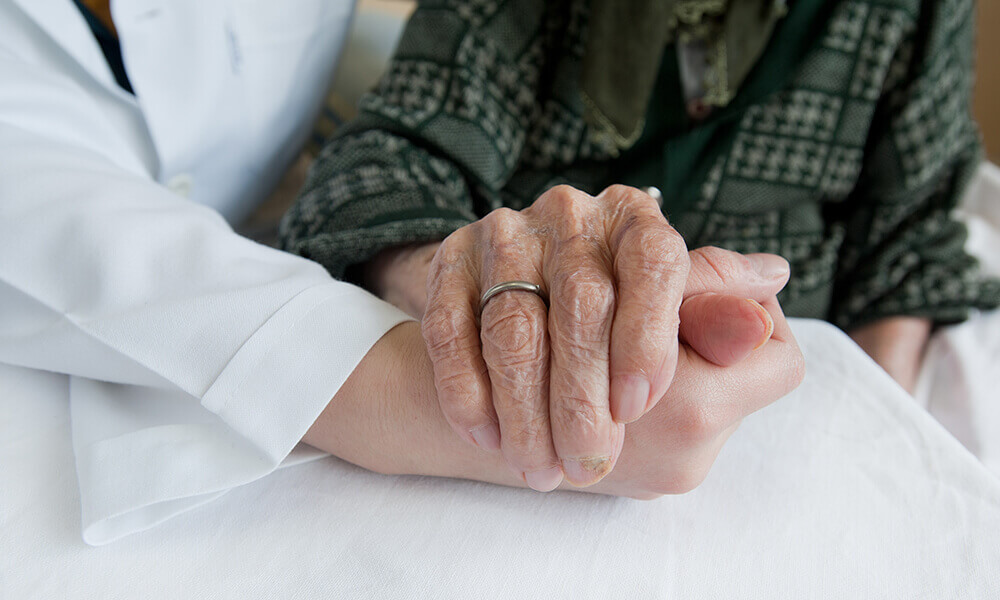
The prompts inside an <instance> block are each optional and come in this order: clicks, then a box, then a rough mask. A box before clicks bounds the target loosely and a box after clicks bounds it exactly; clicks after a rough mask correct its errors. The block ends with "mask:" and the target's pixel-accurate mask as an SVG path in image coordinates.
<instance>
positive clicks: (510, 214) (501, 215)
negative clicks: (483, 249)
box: [481, 207, 524, 244]
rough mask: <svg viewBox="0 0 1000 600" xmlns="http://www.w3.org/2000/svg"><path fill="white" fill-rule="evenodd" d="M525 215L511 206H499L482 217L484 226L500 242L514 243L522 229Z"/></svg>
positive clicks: (491, 237)
mask: <svg viewBox="0 0 1000 600" xmlns="http://www.w3.org/2000/svg"><path fill="white" fill-rule="evenodd" d="M523 218H524V217H523V216H522V215H521V213H519V212H517V211H516V210H512V209H510V208H506V207H504V208H498V209H496V210H494V211H492V212H490V213H489V214H488V215H486V216H485V217H483V218H482V220H481V222H482V227H483V228H484V229H485V230H486V232H487V233H488V235H489V237H490V239H491V240H493V242H494V243H499V244H511V243H514V242H515V241H516V240H517V238H518V237H519V236H518V234H519V232H520V231H521V229H522V221H523Z"/></svg>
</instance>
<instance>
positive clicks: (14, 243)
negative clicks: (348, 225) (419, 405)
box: [0, 0, 406, 544]
mask: <svg viewBox="0 0 1000 600" xmlns="http://www.w3.org/2000/svg"><path fill="white" fill-rule="evenodd" d="M112 8H113V10H114V17H115V22H116V24H117V27H118V31H119V35H120V37H121V41H122V48H123V53H124V60H125V63H126V65H127V68H128V73H129V76H130V79H131V81H132V84H133V87H134V89H135V91H136V94H135V96H132V95H130V94H128V93H126V92H124V91H123V90H121V89H120V88H118V87H117V85H116V83H115V81H114V79H113V77H112V75H111V73H110V71H109V69H108V67H107V65H106V62H105V60H104V57H103V55H102V54H101V52H100V50H99V48H98V46H97V43H96V41H95V40H94V38H93V36H92V35H91V33H90V31H89V30H88V29H87V25H86V24H85V22H84V21H83V18H82V16H81V15H80V13H79V11H78V10H77V9H76V7H75V6H74V5H73V3H72V2H71V0H0V32H2V35H0V81H2V82H3V84H2V85H0V363H6V364H9V365H18V366H23V367H30V368H33V369H42V370H46V371H54V372H57V373H63V374H66V375H70V376H72V378H71V382H70V386H69V394H70V406H71V412H72V415H73V419H72V429H73V442H74V447H75V450H76V460H77V465H78V468H79V469H78V475H79V483H80V490H81V498H80V501H81V504H82V507H83V516H84V520H83V531H84V539H85V540H86V541H87V542H89V543H93V544H101V543H105V542H108V541H111V540H113V539H115V538H117V537H120V536H122V535H125V534H128V533H131V532H133V531H137V530H141V529H144V528H146V527H149V526H150V525H152V524H154V523H156V522H159V521H162V520H163V519H165V518H168V517H170V516H171V515H174V514H177V513H179V512H182V511H184V510H187V509H188V508H191V507H192V506H195V505H198V504H200V503H203V502H205V501H206V500H208V499H211V498H213V497H215V496H217V495H219V494H220V493H222V492H224V491H225V490H227V489H229V488H231V487H233V486H235V485H240V484H242V483H246V482H248V481H252V480H254V479H257V478H259V477H262V476H264V475H266V474H267V473H270V472H271V471H273V470H274V469H275V468H276V467H277V466H278V464H280V463H281V461H282V460H283V459H284V458H285V457H286V455H288V454H289V452H290V451H291V450H292V449H293V447H294V446H295V445H296V443H297V442H298V440H299V439H301V437H302V435H303V434H304V433H305V431H306V430H307V429H308V427H309V426H310V425H311V424H312V423H313V421H314V420H315V419H316V417H317V416H318V415H319V413H320V412H321V411H322V409H323V408H324V407H325V406H326V404H327V403H328V402H329V401H330V399H331V398H332V397H333V396H334V394H335V393H336V392H337V390H338V389H339V387H340V385H341V384H342V383H343V382H344V380H345V379H346V378H347V376H348V375H349V374H350V373H351V371H352V370H353V369H354V367H355V366H356V365H357V363H358V362H359V361H360V360H361V358H362V357H363V356H364V354H365V353H366V352H367V351H368V349H369V348H370V347H371V346H372V344H374V343H375V341H377V340H378V339H379V338H380V337H381V336H382V335H383V334H384V333H385V332H386V331H387V330H388V329H390V328H391V327H393V326H395V325H396V324H397V323H399V322H401V321H402V320H405V319H406V316H405V315H404V314H403V313H401V312H400V311H398V310H396V309H395V308H393V307H392V306H390V305H389V304H386V303H384V302H382V301H381V300H379V299H377V298H375V297H373V296H371V295H369V294H367V293H366V292H364V291H362V290H360V289H358V288H356V287H353V286H350V285H347V284H344V283H341V282H336V281H334V280H332V279H331V278H330V277H329V275H328V274H327V273H326V272H325V271H324V270H323V268H322V267H320V266H319V265H317V264H315V263H312V262H310V261H307V260H304V259H301V258H298V257H294V256H291V255H288V254H286V253H283V252H279V251H277V250H274V249H271V248H267V247H265V246H261V245H259V244H256V243H254V242H251V241H249V240H247V239H245V238H243V237H241V236H239V235H237V234H235V233H234V232H233V231H232V229H231V228H230V225H229V223H228V222H227V221H226V218H229V219H231V220H237V219H239V218H241V217H242V216H243V215H245V214H246V213H247V212H248V211H249V210H251V209H252V208H253V206H254V205H255V203H257V202H258V201H259V200H260V199H262V198H263V197H264V196H265V195H266V194H267V193H268V191H269V189H270V187H273V185H274V183H275V182H276V181H277V180H278V179H279V177H280V175H281V174H282V172H283V170H284V169H285V167H287V165H288V164H289V162H290V161H291V160H292V158H293V157H294V155H295V154H296V152H297V151H298V149H299V148H300V147H301V145H302V143H303V141H304V138H305V136H306V134H307V133H308V131H309V129H310V126H311V123H312V122H313V120H314V118H315V115H316V112H317V111H318V108H319V106H320V103H321V101H322V98H323V95H324V92H325V82H328V81H329V80H330V74H331V72H332V70H333V68H334V65H335V64H336V57H337V54H338V52H339V51H340V47H341V44H342V41H343V39H344V36H345V33H346V30H347V27H348V25H349V23H350V19H351V14H352V11H353V3H352V2H348V1H338V2H333V1H326V0H297V1H296V2H295V6H294V9H292V8H291V7H287V6H285V4H284V3H270V2H263V1H257V0H239V1H236V2H229V1H222V0H216V1H210V2H202V1H198V0H169V1H168V0H118V1H116V2H114V3H113V6H112ZM293 82H294V85H293ZM184 196H188V197H184ZM224 217H226V218H224ZM24 401H26V402H27V401H30V400H28V399H25V400H24ZM5 418H6V417H5Z"/></svg>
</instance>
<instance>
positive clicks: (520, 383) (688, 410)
mask: <svg viewBox="0 0 1000 600" xmlns="http://www.w3.org/2000/svg"><path fill="white" fill-rule="evenodd" d="M434 250H436V251H435V252H434V255H433V258H432V259H430V260H428V258H430V252H431V251H434ZM375 264H376V265H377V268H378V278H377V279H376V287H380V288H381V289H380V291H381V292H383V295H384V296H385V297H387V299H390V300H395V301H396V302H397V303H398V304H401V305H403V306H404V307H405V308H407V309H408V310H410V312H411V313H415V316H420V315H421V314H422V317H423V318H422V332H423V336H424V339H425V341H426V344H427V351H428V354H429V356H430V359H431V361H432V362H433V367H434V369H433V370H434V381H435V386H436V388H437V392H438V399H439V402H440V407H441V410H442V412H443V414H444V416H445V418H446V419H447V421H448V423H449V424H450V426H451V427H452V429H453V430H454V431H455V432H456V433H457V434H458V435H459V436H460V437H461V438H462V439H464V440H466V441H467V442H468V443H470V444H473V445H475V446H478V447H480V448H482V449H484V450H487V451H494V452H501V453H502V454H503V456H504V458H505V459H506V462H507V464H508V465H509V466H510V468H511V469H512V470H513V471H514V473H515V474H516V476H518V477H519V478H520V479H521V480H522V481H524V482H525V483H526V484H527V485H529V486H530V487H532V488H534V489H537V490H542V491H547V490H551V489H554V488H556V487H557V486H559V484H560V483H561V482H562V480H563V478H564V477H565V479H566V480H567V481H568V482H569V483H571V484H572V485H574V486H578V487H582V486H589V485H592V484H594V483H596V482H598V481H600V480H601V479H602V478H604V477H605V476H606V475H607V474H608V473H610V472H611V471H612V469H613V468H614V467H615V464H616V462H617V461H618V458H619V456H620V455H621V452H622V448H623V445H624V444H625V441H626V437H627V436H626V428H625V425H626V424H627V423H630V422H632V421H635V420H637V419H640V418H641V417H643V415H645V414H646V413H648V412H650V411H655V412H656V413H657V414H656V416H655V417H654V416H650V417H647V418H645V419H643V423H644V424H645V423H646V421H647V420H655V421H657V423H658V425H659V426H660V434H659V437H658V440H657V442H656V444H657V446H658V447H669V448H670V454H669V455H666V456H659V457H645V459H646V460H659V461H661V463H667V464H668V466H667V468H663V465H662V464H661V465H660V467H659V468H658V469H657V473H659V474H660V479H661V480H662V481H660V483H661V484H662V485H640V486H638V487H634V489H628V488H629V483H628V482H622V483H619V484H618V485H617V487H618V488H622V491H625V490H626V489H627V491H625V493H627V494H628V495H633V496H644V495H649V494H650V493H652V494H653V495H655V494H656V493H666V492H670V491H686V489H690V487H692V483H693V484H694V485H696V484H697V482H700V480H701V479H702V478H703V477H704V476H705V474H707V471H708V468H709V467H710V466H711V464H712V462H713V461H714V458H715V456H716V454H717V453H718V451H719V449H720V448H721V445H722V443H723V442H724V441H725V439H726V438H728V436H729V434H731V433H732V431H733V430H735V427H736V425H738V423H739V422H740V420H741V419H742V418H743V417H744V416H746V415H747V414H749V413H751V412H753V411H755V410H758V409H759V408H761V407H763V406H765V405H767V404H768V403H770V402H772V401H774V400H776V399H777V398H779V397H780V396H782V395H784V394H785V393H787V392H788V391H790V390H791V389H792V388H794V387H795V386H796V385H797V384H798V383H799V381H800V380H801V377H802V360H801V354H800V353H799V350H798V347H797V346H796V344H795V341H794V338H793V337H792V335H791V332H790V331H789V329H788V324H787V322H786V321H785V319H784V316H783V315H782V313H781V309H780V307H779V306H778V303H777V300H776V298H775V296H776V294H777V293H778V292H779V291H780V290H781V288H782V287H783V286H784V285H785V283H786V282H787V279H788V274H789V273H788V265H787V263H786V262H785V261H784V260H783V259H781V258H780V257H777V256H774V255H768V254H757V255H748V256H743V255H740V254H737V253H733V252H728V251H725V250H721V249H718V248H702V249H698V250H694V251H691V252H689V251H688V250H687V248H686V246H685V244H684V241H683V239H682V238H681V236H680V235H679V234H678V233H677V232H676V231H675V230H674V229H673V227H671V226H670V225H669V223H668V222H667V220H666V219H665V218H664V216H663V214H662V212H661V211H660V209H659V207H658V206H657V204H656V202H655V201H654V200H653V199H652V198H651V197H650V196H648V195H647V194H645V193H643V192H641V191H639V190H637V189H635V188H630V187H626V186H612V187H610V188H608V189H607V190H605V191H604V192H602V193H601V194H600V195H598V196H596V197H593V196H590V195H588V194H586V193H583V192H581V191H579V190H576V189H574V188H571V187H568V186H559V187H555V188H552V189H551V190H549V191H548V192H546V193H545V194H543V195H542V196H541V197H539V198H538V200H537V201H536V202H535V203H534V204H532V205H531V206H530V207H528V208H527V209H525V210H523V211H517V212H516V211H512V210H508V209H500V210H496V211H493V212H492V213H490V214H489V215H487V216H486V217H485V218H483V219H481V220H480V221H477V222H476V223H473V224H471V225H468V226H466V227H464V228H462V229H460V230H458V231H456V232H455V233H453V234H452V235H451V236H449V237H448V238H447V239H446V240H445V241H444V242H443V243H441V244H440V246H439V247H436V248H435V247H434V246H426V247H422V248H415V249H410V250H407V251H405V252H402V253H397V254H396V255H394V256H392V257H391V258H389V259H385V258H382V259H380V260H379V261H376V263H375ZM425 274H426V276H425ZM421 280H425V281H426V288H425V292H424V290H422V289H420V287H419V284H420V282H421ZM515 280H519V281H528V282H532V283H535V284H537V285H539V286H540V288H541V290H542V294H541V295H536V294H533V293H530V292H525V291H511V292H504V293H501V294H499V295H497V296H495V297H494V298H492V299H491V300H490V301H489V302H488V303H487V304H486V306H485V307H482V311H481V314H480V308H481V307H480V305H479V302H480V297H481V295H482V293H483V291H484V290H486V289H488V288H489V287H491V286H493V285H495V284H497V283H501V282H506V281H515ZM408 282H409V283H408ZM424 294H426V295H424ZM543 296H544V297H547V298H548V304H546V302H545V301H544V299H543ZM649 431H650V429H649V428H648V427H642V428H640V429H638V430H637V435H648V433H647V434H644V433H643V432H649ZM633 437H635V436H633ZM634 442H635V440H633V443H634ZM641 458H643V457H633V460H632V461H631V462H630V465H629V466H627V467H626V468H624V469H620V470H623V471H630V470H631V471H634V470H635V469H637V468H639V466H638V464H641V463H642V460H636V459H641ZM625 474H626V475H627V473H625ZM614 479H616V480H617V479H620V478H618V477H616V478H614ZM632 483H635V482H632ZM647 483H648V482H647ZM600 487H606V486H600Z"/></svg>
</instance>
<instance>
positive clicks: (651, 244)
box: [615, 218, 690, 279]
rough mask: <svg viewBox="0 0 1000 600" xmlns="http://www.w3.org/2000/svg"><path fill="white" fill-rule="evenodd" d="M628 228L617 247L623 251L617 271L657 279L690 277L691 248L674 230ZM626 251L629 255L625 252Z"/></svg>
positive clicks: (645, 226) (654, 226)
mask: <svg viewBox="0 0 1000 600" xmlns="http://www.w3.org/2000/svg"><path fill="white" fill-rule="evenodd" d="M630 220H631V218H630ZM626 227H628V229H627V230H625V231H624V232H622V234H621V235H622V239H621V240H620V241H619V242H618V243H617V244H616V246H615V247H616V248H618V249H619V252H618V254H616V256H615V268H616V270H618V271H619V272H626V273H634V274H637V275H639V276H641V277H653V278H656V279H659V278H661V277H662V276H664V275H669V276H678V275H680V276H684V277H686V276H687V273H688V270H689V268H690V259H689V258H688V252H687V246H686V245H685V243H684V238H682V237H681V236H680V234H678V233H677V232H676V231H675V230H674V229H673V228H672V227H670V226H669V225H665V224H652V223H646V224H639V225H635V226H629V225H626ZM622 249H627V252H621V250H622Z"/></svg>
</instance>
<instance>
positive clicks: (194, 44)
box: [112, 0, 245, 182]
mask: <svg viewBox="0 0 1000 600" xmlns="http://www.w3.org/2000/svg"><path fill="white" fill-rule="evenodd" d="M228 6H229V3H228V2H217V1H198V0H117V1H115V2H113V3H112V12H113V15H114V19H115V26H116V28H117V29H118V37H119V41H120V42H121V45H122V55H123V59H124V62H125V68H126V71H127V72H128V75H129V80H130V81H131V83H132V87H133V89H134V90H135V95H136V99H137V101H138V102H139V105H140V106H141V107H142V111H143V114H144V115H145V117H146V123H147V126H148V127H149V131H150V134H151V136H152V139H153V143H154V145H155V146H156V150H157V155H158V156H159V159H160V173H159V174H158V178H159V180H160V181H161V182H168V181H170V180H171V179H172V178H176V177H177V176H178V174H179V173H190V172H193V171H198V167H199V164H198V163H199V162H201V161H202V160H203V159H204V157H205V152H206V150H208V151H217V152H225V149H224V148H206V145H209V146H211V145H213V144H217V143H219V142H220V141H222V140H225V142H226V143H227V144H239V143H241V140H240V139H239V131H240V123H241V122H244V119H242V115H243V114H244V111H243V108H242V107H243V104H244V102H245V100H244V99H243V98H242V94H241V93H240V92H241V91H243V90H244V88H245V86H244V84H243V82H242V81H241V80H240V62H239V61H240V56H239V48H238V47H237V46H236V44H235V41H234V38H233V35H232V29H231V26H230V16H229V12H228V10H229V9H228ZM217 159H219V160H220V161H221V162H225V158H224V157H213V160H217ZM184 177H186V175H184Z"/></svg>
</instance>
